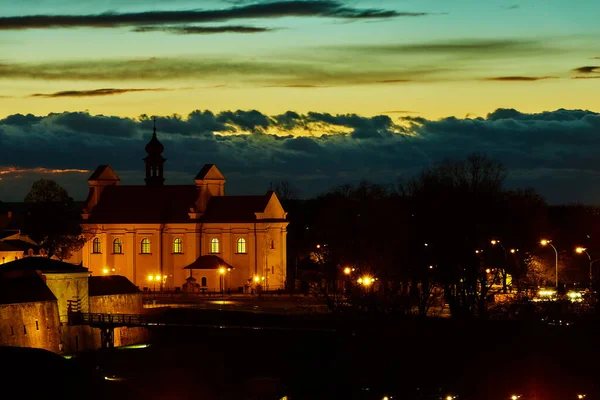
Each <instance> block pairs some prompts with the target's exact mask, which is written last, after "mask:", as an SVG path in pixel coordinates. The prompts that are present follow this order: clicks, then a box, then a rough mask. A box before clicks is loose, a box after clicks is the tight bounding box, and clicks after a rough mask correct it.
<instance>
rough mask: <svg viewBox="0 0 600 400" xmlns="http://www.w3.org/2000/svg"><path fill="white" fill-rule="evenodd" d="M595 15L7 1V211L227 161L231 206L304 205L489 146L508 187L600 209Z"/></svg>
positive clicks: (175, 178) (520, 6)
mask: <svg viewBox="0 0 600 400" xmlns="http://www.w3.org/2000/svg"><path fill="white" fill-rule="evenodd" d="M598 15H600V3H598V2H596V1H592V0H579V1H577V2H576V3H574V2H572V1H569V2H568V1H564V0H544V1H541V0H526V1H501V0H486V1H475V0H453V1H447V0H446V1H442V0H419V1H417V0H370V1H368V0H346V1H344V0H306V1H300V0H297V1H293V0H292V1H288V0H282V1H261V0H202V1H192V0H171V1H169V2H164V1H150V0H95V1H71V0H2V1H1V2H0V200H4V201H19V200H21V199H22V198H23V197H24V196H25V194H26V193H27V191H28V189H29V188H30V187H31V183H32V182H33V180H35V179H38V178H40V177H45V178H50V179H55V180H57V181H58V182H59V183H61V184H63V185H64V186H65V187H67V188H68V189H69V191H70V193H71V195H72V196H73V197H75V198H78V199H81V198H84V197H85V195H86V192H87V189H86V187H87V183H86V180H87V177H88V174H89V173H91V171H93V169H94V168H95V167H96V166H97V165H99V164H110V165H111V166H113V167H114V169H115V170H116V172H117V174H118V175H119V176H120V177H121V179H122V181H123V183H124V184H136V183H140V184H141V183H143V180H142V179H143V175H142V174H143V172H142V171H143V163H142V162H141V158H143V157H144V155H145V154H144V152H143V146H144V144H145V142H147V140H149V138H150V134H151V130H152V123H151V120H150V118H151V117H153V116H156V117H157V130H158V132H159V138H160V139H161V141H163V143H165V147H166V150H165V157H166V158H167V159H168V160H169V161H167V165H166V177H167V183H187V182H190V183H191V182H192V179H193V176H194V175H195V173H196V172H197V171H198V170H199V169H200V168H201V166H202V165H203V164H204V163H215V164H217V166H218V167H219V168H220V169H221V170H222V172H223V173H224V174H225V176H226V177H227V178H228V184H227V188H228V192H229V193H231V194H242V193H248V194H258V193H260V192H262V191H264V190H266V189H267V188H268V185H269V182H271V181H275V180H289V181H290V182H291V183H293V184H294V186H296V187H297V188H298V190H299V191H300V193H301V195H303V196H304V197H308V196H313V195H315V194H318V193H319V192H322V191H325V190H327V189H328V188H330V187H332V186H335V185H338V184H342V183H346V182H350V183H355V182H358V181H359V180H361V179H368V180H371V181H375V182H380V183H391V182H396V181H397V180H398V179H406V178H408V177H410V176H412V175H414V174H415V173H417V172H418V171H419V170H420V169H421V168H423V167H426V166H428V165H431V163H433V162H435V161H439V160H440V159H442V158H446V157H454V158H458V157H464V156H465V155H466V154H468V153H469V152H473V151H480V152H485V153H487V154H488V155H490V156H493V157H495V158H497V159H498V160H500V161H502V162H503V163H505V164H506V166H507V167H508V169H509V173H510V176H509V181H508V185H509V186H512V187H533V188H534V189H536V190H538V191H539V192H540V193H541V194H542V195H543V196H544V197H546V199H547V200H548V201H549V202H551V203H558V202H585V203H600V189H599V188H600V185H598V183H600V182H599V181H598V172H599V171H600V169H599V168H600V167H599V166H598V162H597V160H598V157H597V154H599V152H598V150H600V149H599V148H598V147H599V146H600V145H599V144H598V140H597V139H598V135H599V134H600V122H599V121H600V116H599V114H598V112H599V111H600V96H598V93H600V42H599V41H598V40H597V38H598V37H600V24H598V23H597V16H598Z"/></svg>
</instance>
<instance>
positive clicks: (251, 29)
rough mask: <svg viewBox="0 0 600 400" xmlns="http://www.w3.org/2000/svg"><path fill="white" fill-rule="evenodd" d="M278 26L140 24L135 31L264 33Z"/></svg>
mask: <svg viewBox="0 0 600 400" xmlns="http://www.w3.org/2000/svg"><path fill="white" fill-rule="evenodd" d="M275 30H277V29H276V28H264V27H255V26H243V25H233V26H140V27H138V28H135V29H133V32H165V33H173V34H176V35H211V34H216V33H263V32H272V31H275Z"/></svg>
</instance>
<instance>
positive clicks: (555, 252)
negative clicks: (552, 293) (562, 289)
mask: <svg viewBox="0 0 600 400" xmlns="http://www.w3.org/2000/svg"><path fill="white" fill-rule="evenodd" d="M540 244H541V245H542V246H547V245H550V246H551V247H552V248H553V249H554V254H555V255H556V262H555V267H556V273H555V275H556V289H557V290H558V250H556V247H554V245H553V244H552V240H546V239H542V240H541V241H540Z"/></svg>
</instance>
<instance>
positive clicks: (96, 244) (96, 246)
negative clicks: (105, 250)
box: [92, 238, 102, 254]
mask: <svg viewBox="0 0 600 400" xmlns="http://www.w3.org/2000/svg"><path fill="white" fill-rule="evenodd" d="M101 247H102V243H101V242H100V239H99V238H95V239H94V241H93V242H92V253H94V254H100V253H102V251H101V250H102V248H101Z"/></svg>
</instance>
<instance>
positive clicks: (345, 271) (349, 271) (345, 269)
mask: <svg viewBox="0 0 600 400" xmlns="http://www.w3.org/2000/svg"><path fill="white" fill-rule="evenodd" d="M351 272H352V270H351V269H350V267H346V268H344V274H346V275H350V273H351Z"/></svg>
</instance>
